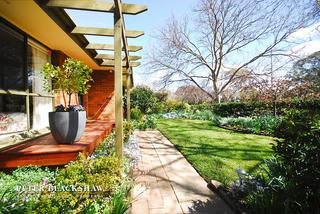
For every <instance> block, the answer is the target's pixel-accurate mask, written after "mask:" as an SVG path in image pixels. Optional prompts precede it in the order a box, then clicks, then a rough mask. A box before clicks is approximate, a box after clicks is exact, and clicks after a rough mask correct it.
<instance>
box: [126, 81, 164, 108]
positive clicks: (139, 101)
mask: <svg viewBox="0 0 320 214" xmlns="http://www.w3.org/2000/svg"><path fill="white" fill-rule="evenodd" d="M157 102H158V99H157V97H156V95H155V93H154V92H153V91H152V90H151V89H150V88H149V87H146V86H138V87H135V88H134V89H133V90H132V91H131V107H132V108H138V109H140V111H141V112H142V113H144V114H146V113H148V112H150V111H151V110H152V109H153V107H154V106H155V105H156V104H157Z"/></svg>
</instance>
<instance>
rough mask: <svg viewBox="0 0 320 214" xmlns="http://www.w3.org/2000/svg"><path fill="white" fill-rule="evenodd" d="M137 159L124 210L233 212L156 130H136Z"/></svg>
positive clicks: (158, 213) (143, 213) (140, 213)
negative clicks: (129, 201)
mask: <svg viewBox="0 0 320 214" xmlns="http://www.w3.org/2000/svg"><path fill="white" fill-rule="evenodd" d="M134 134H135V135H136V137H137V140H138V144H139V149H140V153H141V160H140V162H139V164H138V166H137V168H136V169H135V170H134V172H133V176H134V178H135V181H136V182H135V187H134V189H133V191H132V195H133V198H134V202H133V204H132V206H131V208H130V209H129V210H128V213H132V214H153V213H154V214H162V213H167V214H175V213H194V214H195V213H199V214H200V213H201V214H205V213H210V214H212V213H233V212H232V210H231V209H230V208H229V207H228V206H227V204H226V203H225V202H224V201H223V200H222V199H221V198H220V197H219V196H218V195H216V194H215V193H213V192H212V191H211V190H210V189H208V188H207V183H206V182H205V181H204V180H203V178H202V177H201V176H200V175H199V174H198V173H197V172H196V170H195V169H194V168H193V167H192V166H191V165H190V164H189V162H187V160H186V159H185V158H184V156H183V155H182V154H181V153H180V152H179V151H177V149H176V148H175V147H174V146H173V144H172V143H171V142H170V141H168V140H167V139H166V138H165V137H164V136H163V135H162V134H161V133H160V132H159V131H136V132H135V133H134Z"/></svg>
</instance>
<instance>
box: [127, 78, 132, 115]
mask: <svg viewBox="0 0 320 214" xmlns="http://www.w3.org/2000/svg"><path fill="white" fill-rule="evenodd" d="M130 78H131V77H130V74H127V86H126V89H127V90H126V92H127V120H128V121H130V120H131V108H130V105H131V98H130V90H131V89H130V86H131V79H130Z"/></svg>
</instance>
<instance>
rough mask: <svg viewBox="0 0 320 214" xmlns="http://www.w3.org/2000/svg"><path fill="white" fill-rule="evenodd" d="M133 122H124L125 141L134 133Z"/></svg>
mask: <svg viewBox="0 0 320 214" xmlns="http://www.w3.org/2000/svg"><path fill="white" fill-rule="evenodd" d="M132 130H133V124H132V122H131V121H124V123H123V143H127V142H128V140H129V137H130V135H131V134H132Z"/></svg>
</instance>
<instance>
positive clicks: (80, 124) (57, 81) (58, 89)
mask: <svg viewBox="0 0 320 214" xmlns="http://www.w3.org/2000/svg"><path fill="white" fill-rule="evenodd" d="M91 73H92V70H91V69H90V68H89V67H88V66H87V65H85V64H83V63H82V62H80V61H77V60H75V59H71V58H68V59H66V60H65V62H64V64H63V65H62V68H60V67H59V66H53V65H52V64H49V63H47V64H45V65H44V66H43V70H42V74H43V77H44V84H43V86H44V89H45V90H46V91H48V92H51V91H54V92H55V93H62V95H63V98H64V105H63V104H61V105H58V106H56V109H55V112H49V125H50V130H51V133H52V135H53V137H54V139H55V140H56V141H57V142H59V143H67V144H71V143H73V142H75V141H78V140H79V139H80V137H81V136H82V134H83V132H84V129H85V126H86V112H85V110H84V108H83V107H82V106H81V105H71V96H72V94H76V95H77V94H86V93H87V92H88V90H89V88H90V84H89V82H90V81H92V80H93V79H92V77H91ZM65 95H68V96H67V97H68V105H67V101H66V96H65Z"/></svg>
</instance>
